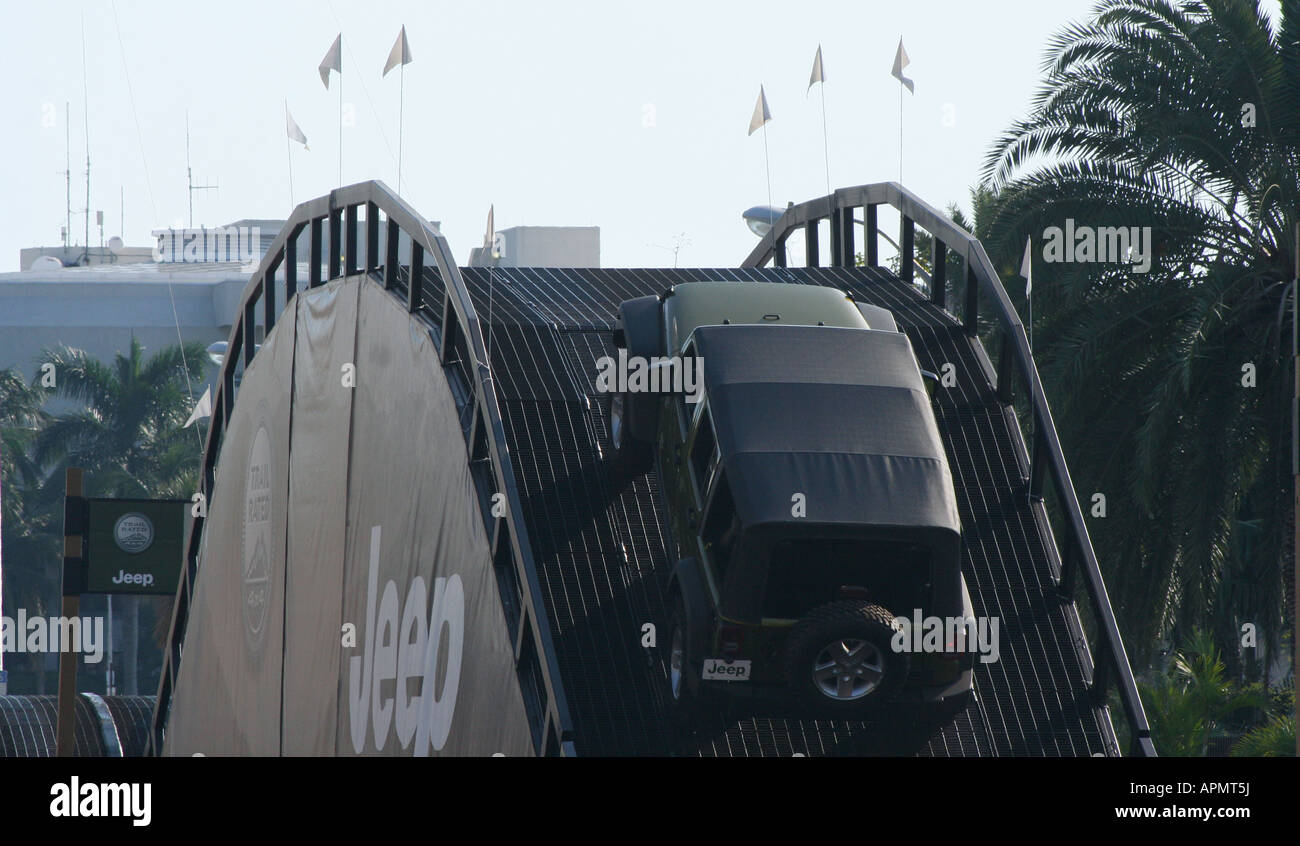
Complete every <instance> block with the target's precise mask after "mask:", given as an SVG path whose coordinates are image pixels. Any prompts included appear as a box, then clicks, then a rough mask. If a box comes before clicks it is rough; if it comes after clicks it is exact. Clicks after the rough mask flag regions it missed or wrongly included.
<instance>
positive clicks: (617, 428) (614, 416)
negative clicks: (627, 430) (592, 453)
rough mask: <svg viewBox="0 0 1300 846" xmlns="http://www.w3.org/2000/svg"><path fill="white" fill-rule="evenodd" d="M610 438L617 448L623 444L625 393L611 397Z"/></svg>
mask: <svg viewBox="0 0 1300 846" xmlns="http://www.w3.org/2000/svg"><path fill="white" fill-rule="evenodd" d="M609 439H610V441H611V442H613V444H614V448H615V449H619V448H620V447H622V446H623V395H622V394H619V393H616V394H612V395H611V396H610V398H609Z"/></svg>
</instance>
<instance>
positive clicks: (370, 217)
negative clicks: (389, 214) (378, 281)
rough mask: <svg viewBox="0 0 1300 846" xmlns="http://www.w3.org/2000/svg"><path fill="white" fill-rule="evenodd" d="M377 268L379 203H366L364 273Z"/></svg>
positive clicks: (372, 271) (371, 271)
mask: <svg viewBox="0 0 1300 846" xmlns="http://www.w3.org/2000/svg"><path fill="white" fill-rule="evenodd" d="M378 269H379V204H378V203H374V202H370V203H366V273H374V272H375V271H376V270H378Z"/></svg>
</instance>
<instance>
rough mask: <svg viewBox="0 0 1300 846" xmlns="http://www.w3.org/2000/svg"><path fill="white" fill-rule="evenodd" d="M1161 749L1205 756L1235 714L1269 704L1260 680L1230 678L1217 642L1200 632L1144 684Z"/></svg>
mask: <svg viewBox="0 0 1300 846" xmlns="http://www.w3.org/2000/svg"><path fill="white" fill-rule="evenodd" d="M1138 687H1139V690H1140V691H1141V694H1142V702H1143V706H1144V707H1145V708H1146V711H1147V717H1148V719H1149V720H1150V722H1151V734H1152V741H1153V742H1154V743H1155V747H1156V751H1157V752H1158V753H1159V754H1161V755H1164V756H1169V757H1201V756H1204V755H1205V754H1206V750H1207V749H1208V747H1209V743H1210V738H1211V736H1213V734H1214V732H1215V730H1216V729H1218V728H1220V727H1221V726H1222V725H1223V724H1224V723H1225V722H1226V721H1228V720H1229V719H1230V718H1232V717H1234V716H1237V715H1240V714H1241V713H1242V712H1245V711H1250V710H1252V709H1255V710H1259V709H1264V708H1267V707H1268V705H1269V697H1268V692H1267V691H1266V690H1265V689H1264V688H1263V687H1262V686H1260V685H1258V684H1251V685H1246V686H1244V687H1239V686H1238V685H1237V684H1236V683H1235V682H1233V681H1232V680H1231V679H1229V678H1227V675H1226V668H1225V667H1224V664H1223V661H1222V660H1220V658H1219V653H1218V650H1217V649H1216V648H1215V646H1214V642H1213V640H1212V639H1211V638H1210V637H1209V636H1208V635H1206V634H1205V633H1203V632H1195V633H1194V634H1193V636H1192V638H1191V642H1190V643H1189V644H1188V645H1187V647H1186V648H1185V649H1184V650H1182V651H1181V652H1177V653H1175V655H1174V657H1173V660H1172V661H1171V662H1170V665H1169V668H1168V669H1167V670H1166V671H1165V673H1164V674H1163V675H1162V676H1160V677H1159V678H1158V679H1157V680H1155V681H1152V682H1140V683H1139V685H1138Z"/></svg>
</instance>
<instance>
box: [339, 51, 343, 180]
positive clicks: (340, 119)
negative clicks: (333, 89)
mask: <svg viewBox="0 0 1300 846" xmlns="http://www.w3.org/2000/svg"><path fill="white" fill-rule="evenodd" d="M340 49H341V48H340ZM339 61H340V63H341V62H342V59H340V60H339ZM339 187H340V188H342V187H343V72H342V71H339Z"/></svg>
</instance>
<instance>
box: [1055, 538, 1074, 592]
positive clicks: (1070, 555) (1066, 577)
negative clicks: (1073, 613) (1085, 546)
mask: <svg viewBox="0 0 1300 846" xmlns="http://www.w3.org/2000/svg"><path fill="white" fill-rule="evenodd" d="M1078 570H1079V546H1078V544H1077V543H1076V542H1075V541H1074V540H1073V539H1072V538H1068V537H1067V540H1066V545H1065V555H1064V556H1062V558H1061V578H1060V580H1059V581H1058V582H1057V585H1056V589H1057V591H1058V592H1059V593H1060V594H1061V596H1063V597H1065V598H1066V599H1069V600H1070V601H1073V599H1074V578H1075V573H1077V572H1078Z"/></svg>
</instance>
